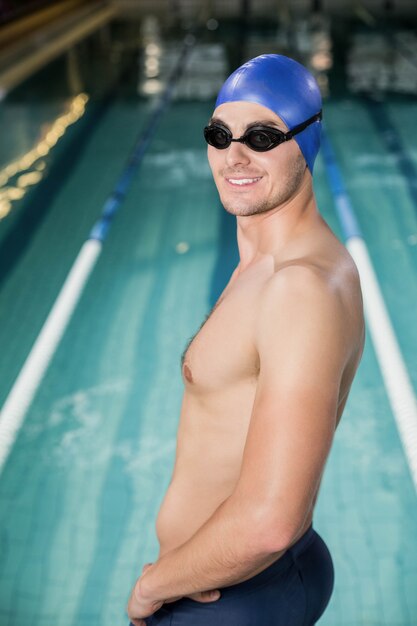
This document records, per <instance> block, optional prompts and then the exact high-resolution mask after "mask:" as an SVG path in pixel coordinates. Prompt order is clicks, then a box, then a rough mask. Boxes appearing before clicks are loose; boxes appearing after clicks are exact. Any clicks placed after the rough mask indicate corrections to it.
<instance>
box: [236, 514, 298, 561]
mask: <svg viewBox="0 0 417 626" xmlns="http://www.w3.org/2000/svg"><path fill="white" fill-rule="evenodd" d="M296 526H297V525H296V524H290V523H288V522H284V521H283V520H277V519H276V515H273V514H271V513H270V512H268V511H267V512H264V511H259V510H258V511H256V512H255V513H254V516H253V518H252V520H251V528H248V529H247V530H248V535H249V538H250V543H251V545H252V547H253V548H254V549H255V550H256V552H258V553H259V554H274V553H276V552H282V551H285V550H287V548H288V547H289V546H290V545H291V544H292V543H293V542H294V539H295V538H296V537H297V532H298V533H299V530H298V531H297V529H296Z"/></svg>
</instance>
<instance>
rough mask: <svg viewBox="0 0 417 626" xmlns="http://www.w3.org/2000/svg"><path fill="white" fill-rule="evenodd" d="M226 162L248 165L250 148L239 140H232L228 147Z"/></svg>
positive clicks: (230, 164)
mask: <svg viewBox="0 0 417 626" xmlns="http://www.w3.org/2000/svg"><path fill="white" fill-rule="evenodd" d="M226 163H227V164H228V165H229V166H232V165H234V166H235V165H240V164H242V165H247V164H248V163H250V154H249V148H248V147H247V146H245V144H243V143H240V142H239V141H232V143H231V144H230V146H229V147H228V148H226Z"/></svg>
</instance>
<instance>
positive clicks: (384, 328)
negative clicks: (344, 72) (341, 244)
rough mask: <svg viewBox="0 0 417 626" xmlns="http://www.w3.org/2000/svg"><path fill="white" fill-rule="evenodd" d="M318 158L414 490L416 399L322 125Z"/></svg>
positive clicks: (416, 470)
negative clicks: (356, 280) (354, 269)
mask: <svg viewBox="0 0 417 626" xmlns="http://www.w3.org/2000/svg"><path fill="white" fill-rule="evenodd" d="M321 154H322V158H323V161H324V165H325V169H326V173H327V177H328V180H329V184H330V188H331V191H332V194H333V197H334V201H335V207H336V211H337V214H338V217H339V220H340V223H341V227H342V231H343V235H344V238H345V245H346V247H347V249H348V250H349V252H350V254H351V255H352V257H353V259H354V261H355V263H356V266H357V268H358V271H359V275H360V279H361V284H362V292H363V298H364V309H365V315H366V319H367V323H368V327H369V331H370V334H371V337H372V343H373V345H374V349H375V353H376V357H377V360H378V363H379V367H380V370H381V374H382V378H383V380H384V384H385V389H386V392H387V396H388V400H389V403H390V405H391V409H392V412H393V415H394V418H395V422H396V425H397V429H398V433H399V436H400V439H401V443H402V445H403V448H404V452H405V456H406V459H407V462H408V466H409V468H410V472H411V477H412V480H413V483H414V488H415V490H416V492H417V399H416V395H415V393H414V389H413V386H412V383H411V380H410V377H409V375H408V371H407V367H406V365H405V362H404V359H403V356H402V354H401V350H400V347H399V345H398V341H397V338H396V336H395V332H394V329H393V326H392V323H391V320H390V317H389V314H388V310H387V307H386V305H385V302H384V298H383V296H382V292H381V289H380V287H379V283H378V279H377V277H376V274H375V271H374V268H373V265H372V261H371V259H370V256H369V253H368V249H367V247H366V243H365V241H364V237H363V234H362V232H361V230H360V227H359V224H358V221H357V219H356V215H355V212H354V209H353V206H352V204H351V201H350V198H349V195H348V193H347V190H346V188H345V185H344V182H343V178H342V175H341V172H340V169H339V166H338V163H337V159H336V156H335V153H334V150H333V147H332V145H331V141H330V139H329V136H328V133H327V131H326V129H325V128H323V131H322V149H321Z"/></svg>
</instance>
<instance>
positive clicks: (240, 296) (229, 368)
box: [181, 285, 259, 392]
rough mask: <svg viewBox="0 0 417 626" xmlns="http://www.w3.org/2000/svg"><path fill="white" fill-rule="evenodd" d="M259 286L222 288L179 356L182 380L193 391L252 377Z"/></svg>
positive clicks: (255, 368)
mask: <svg viewBox="0 0 417 626" xmlns="http://www.w3.org/2000/svg"><path fill="white" fill-rule="evenodd" d="M258 296H259V286H254V285H246V286H244V285H240V286H239V287H235V288H234V289H231V290H230V291H229V292H227V290H225V292H224V293H223V294H222V296H221V297H220V298H219V300H218V302H217V303H216V305H215V306H214V308H213V309H212V311H211V312H210V314H209V315H208V317H207V318H206V320H205V321H204V322H203V324H202V325H201V327H200V329H199V330H198V332H197V333H196V334H195V335H194V337H193V338H192V340H191V341H190V343H189V344H188V346H187V348H186V349H185V351H184V354H183V356H182V360H181V361H182V374H183V378H184V383H185V384H186V385H187V386H188V387H189V389H190V390H191V388H193V389H194V391H196V392H197V391H202V392H204V391H205V392H209V391H215V390H219V389H222V388H225V387H229V386H231V385H235V384H237V383H239V382H241V381H245V380H246V381H247V380H248V379H252V380H256V378H257V376H258V373H259V360H258V354H257V351H256V348H255V327H256V311H257V298H258Z"/></svg>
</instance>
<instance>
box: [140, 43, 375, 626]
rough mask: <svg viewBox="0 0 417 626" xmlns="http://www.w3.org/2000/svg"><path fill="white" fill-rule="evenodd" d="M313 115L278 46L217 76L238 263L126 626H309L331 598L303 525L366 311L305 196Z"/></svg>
mask: <svg viewBox="0 0 417 626" xmlns="http://www.w3.org/2000/svg"><path fill="white" fill-rule="evenodd" d="M320 120H321V97H320V92H319V89H318V86H317V83H316V81H315V79H314V78H313V77H312V76H311V74H310V73H309V72H308V71H307V70H306V69H305V68H304V67H303V66H302V65H300V64H299V63H297V62H296V61H294V60H292V59H289V58H288V57H284V56H281V55H273V54H272V55H262V56H259V57H257V58H255V59H252V60H251V61H248V62H247V63H246V64H244V65H243V66H242V67H240V68H239V69H238V70H236V71H235V72H234V73H233V74H232V75H231V76H230V77H229V78H228V79H227V80H226V82H225V83H224V85H223V87H222V89H221V91H220V93H219V96H218V99H217V102H216V108H215V111H214V114H213V117H212V118H211V120H210V122H209V125H208V126H207V127H206V128H205V138H206V140H207V142H208V144H209V145H208V159H209V163H210V167H211V170H212V173H213V177H214V181H215V183H216V186H217V189H218V191H219V194H220V198H221V201H222V203H223V205H224V207H225V209H226V210H227V211H228V212H229V213H232V214H233V215H236V219H237V241H238V247H239V257H240V261H239V264H238V266H237V267H236V269H235V271H234V272H233V274H232V276H231V278H230V281H229V283H228V284H227V286H226V288H225V290H224V291H223V293H222V295H221V297H220V299H219V301H218V302H217V304H216V306H215V307H214V309H213V311H212V313H211V315H210V317H209V318H208V320H207V321H206V322H205V324H204V325H203V326H202V328H201V329H200V330H199V332H198V333H197V335H196V336H195V337H194V339H193V341H192V342H191V344H190V345H189V346H188V348H187V350H186V353H185V355H184V360H183V378H184V385H185V392H184V397H183V404H182V409H181V417H180V424H179V431H178V441H177V456H176V460H175V467H174V472H173V477H172V480H171V483H170V485H169V488H168V490H167V493H166V495H165V498H164V501H163V503H162V506H161V509H160V511H159V514H158V519H157V524H156V529H157V535H158V538H159V542H160V553H159V557H158V560H157V561H156V562H155V563H153V564H147V565H145V566H144V568H143V571H142V575H141V576H140V578H139V579H138V580H137V582H136V584H135V587H134V589H133V591H132V595H131V598H130V601H129V604H128V614H129V617H130V619H131V620H132V622H133V624H135V625H140V626H144V625H148V626H149V625H151V626H156V625H157V624H158V625H161V626H208V625H223V624H224V625H226V624H227V626H253V625H256V626H258V625H259V626H266V625H271V626H272V625H273V626H284V625H285V626H311V625H313V624H315V623H316V621H317V620H318V619H319V617H320V616H321V615H322V613H323V611H324V610H325V608H326V606H327V604H328V602H329V599H330V596H331V593H332V590H333V583H334V578H333V575H334V572H333V563H332V559H331V556H330V553H329V550H328V549H327V546H326V544H325V543H324V541H323V539H322V538H321V537H320V535H319V534H318V533H317V532H316V531H315V529H313V527H312V518H313V510H314V505H315V502H316V500H317V494H318V489H319V485H320V481H321V477H322V474H323V470H324V466H325V463H326V460H327V457H328V454H329V451H330V448H331V444H332V440H333V436H334V432H335V429H336V427H337V425H338V423H339V421H340V418H341V415H342V412H343V409H344V406H345V403H346V400H347V397H348V393H349V390H350V387H351V384H352V381H353V378H354V375H355V372H356V370H357V367H358V365H359V361H360V358H361V355H362V351H363V345H364V318H363V306H362V297H361V289H360V281H359V276H358V273H357V269H356V266H355V264H354V262H353V260H352V258H351V256H350V255H349V253H348V252H347V250H346V248H345V247H344V246H343V245H342V244H341V243H340V241H339V240H338V239H337V238H336V236H335V235H334V234H333V232H332V231H331V230H330V228H329V227H328V225H327V224H326V222H325V221H324V220H323V218H322V217H321V216H320V214H319V212H318V209H317V206H316V202H315V198H314V193H313V187H312V172H313V165H314V159H315V157H316V154H317V151H318V149H319V145H320V129H321V121H320ZM289 130H291V131H292V132H289ZM210 592H214V595H211V594H210ZM145 618H147V619H145Z"/></svg>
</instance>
